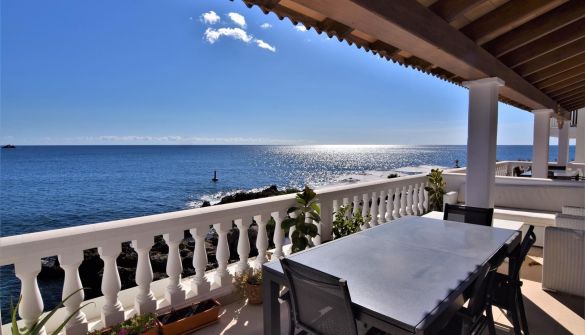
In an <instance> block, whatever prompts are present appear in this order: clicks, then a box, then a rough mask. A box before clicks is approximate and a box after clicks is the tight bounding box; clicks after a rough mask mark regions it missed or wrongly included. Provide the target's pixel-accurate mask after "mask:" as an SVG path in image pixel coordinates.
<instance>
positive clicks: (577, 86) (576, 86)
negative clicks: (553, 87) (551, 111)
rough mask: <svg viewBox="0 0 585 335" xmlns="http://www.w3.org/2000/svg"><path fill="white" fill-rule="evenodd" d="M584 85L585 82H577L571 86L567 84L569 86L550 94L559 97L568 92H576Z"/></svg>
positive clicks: (554, 97)
mask: <svg viewBox="0 0 585 335" xmlns="http://www.w3.org/2000/svg"><path fill="white" fill-rule="evenodd" d="M583 87H585V82H580V83H575V84H573V85H571V86H567V87H565V88H563V89H562V90H559V91H556V92H553V93H551V94H550V96H551V97H552V98H553V99H559V98H560V97H562V96H563V95H565V94H568V93H572V92H574V91H576V90H578V89H580V88H583Z"/></svg>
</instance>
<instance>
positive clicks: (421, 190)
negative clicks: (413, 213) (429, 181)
mask: <svg viewBox="0 0 585 335" xmlns="http://www.w3.org/2000/svg"><path fill="white" fill-rule="evenodd" d="M418 212H419V213H420V215H423V214H424V213H425V183H420V184H419V187H418Z"/></svg>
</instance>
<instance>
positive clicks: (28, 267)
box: [14, 257, 46, 335]
mask: <svg viewBox="0 0 585 335" xmlns="http://www.w3.org/2000/svg"><path fill="white" fill-rule="evenodd" d="M14 272H15V274H16V277H18V279H20V295H21V301H20V305H19V306H18V315H20V318H21V319H22V322H23V323H24V327H26V328H28V329H30V327H32V326H33V325H34V324H35V323H37V321H38V320H39V317H40V316H41V314H42V313H43V308H44V305H43V298H42V297H41V291H40V290H39V284H38V282H37V275H38V274H39V272H41V260H40V259H39V258H37V257H30V258H24V259H21V260H19V261H18V262H16V263H15V264H14ZM44 334H46V331H45V327H43V328H42V329H41V333H40V335H44Z"/></svg>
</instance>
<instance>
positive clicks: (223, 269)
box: [213, 222, 232, 287]
mask: <svg viewBox="0 0 585 335" xmlns="http://www.w3.org/2000/svg"><path fill="white" fill-rule="evenodd" d="M231 227H232V223H231V222H222V223H216V224H214V225H213V228H214V229H215V231H216V232H217V250H216V252H215V258H216V259H217V269H216V270H215V283H216V284H217V285H219V287H224V286H226V285H229V284H231V282H232V278H231V276H230V274H229V272H228V271H227V266H228V262H229V259H230V247H229V244H228V240H227V234H228V232H229V231H230V228H231Z"/></svg>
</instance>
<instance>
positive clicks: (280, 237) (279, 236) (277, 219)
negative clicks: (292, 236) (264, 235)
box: [272, 211, 286, 260]
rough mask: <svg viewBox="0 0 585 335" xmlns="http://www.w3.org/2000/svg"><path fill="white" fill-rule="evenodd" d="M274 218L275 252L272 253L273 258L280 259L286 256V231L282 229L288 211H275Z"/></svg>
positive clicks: (273, 239)
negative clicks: (284, 245)
mask: <svg viewBox="0 0 585 335" xmlns="http://www.w3.org/2000/svg"><path fill="white" fill-rule="evenodd" d="M272 217H273V218H274V223H275V224H274V236H273V237H272V241H273V242H274V253H273V254H272V260H275V259H279V258H280V257H283V256H284V252H283V251H282V245H283V244H284V231H283V230H282V220H283V219H284V218H286V212H285V211H281V212H276V213H273V215H272Z"/></svg>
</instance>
